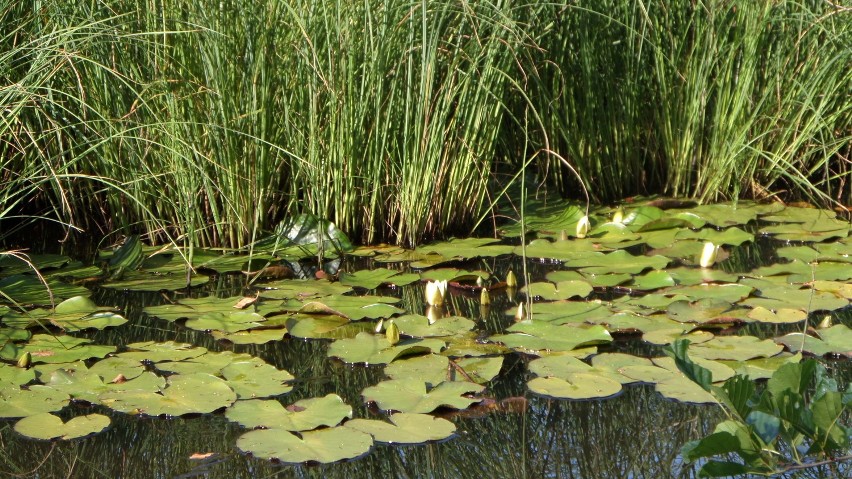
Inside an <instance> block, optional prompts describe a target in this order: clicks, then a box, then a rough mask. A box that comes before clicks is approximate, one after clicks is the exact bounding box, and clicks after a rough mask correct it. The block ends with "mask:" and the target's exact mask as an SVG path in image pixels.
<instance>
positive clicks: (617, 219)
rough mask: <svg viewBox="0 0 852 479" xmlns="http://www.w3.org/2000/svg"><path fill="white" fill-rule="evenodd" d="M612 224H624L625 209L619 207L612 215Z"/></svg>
mask: <svg viewBox="0 0 852 479" xmlns="http://www.w3.org/2000/svg"><path fill="white" fill-rule="evenodd" d="M612 222H613V223H622V222H624V208H622V207H620V206H619V207H618V209H617V210H615V213H613V215H612Z"/></svg>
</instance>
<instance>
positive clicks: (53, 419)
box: [15, 413, 110, 440]
mask: <svg viewBox="0 0 852 479" xmlns="http://www.w3.org/2000/svg"><path fill="white" fill-rule="evenodd" d="M109 424H110V421H109V417H107V416H104V415H103V414H89V415H87V416H77V417H74V418H71V419H69V420H68V422H66V423H63V422H62V419H60V418H58V417H57V416H54V415H53V414H50V413H42V414H36V415H33V416H27V417H25V418H23V419H21V420H20V421H18V422H17V423H15V431H16V432H17V433H18V434H22V435H24V436H27V437H31V438H33V439H44V440H47V439H62V440H68V439H77V438H80V437H86V436H90V435H92V434H97V433H99V432H101V431H103V430H104V429H106V428H107V427H109Z"/></svg>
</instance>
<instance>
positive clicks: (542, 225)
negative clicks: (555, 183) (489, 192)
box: [501, 200, 586, 237]
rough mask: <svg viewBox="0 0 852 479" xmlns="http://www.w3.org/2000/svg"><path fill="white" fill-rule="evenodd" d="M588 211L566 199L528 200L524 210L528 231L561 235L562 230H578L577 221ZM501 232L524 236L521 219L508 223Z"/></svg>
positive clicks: (544, 234)
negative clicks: (554, 200)
mask: <svg viewBox="0 0 852 479" xmlns="http://www.w3.org/2000/svg"><path fill="white" fill-rule="evenodd" d="M585 214H586V211H585V209H584V208H580V207H579V206H577V205H575V204H570V203H567V202H564V201H557V202H550V204H547V203H545V202H542V201H540V200H528V201H527V204H526V208H525V211H524V224H525V226H526V228H527V232H530V231H536V232H538V234H539V236H547V235H550V236H554V235H559V233H560V232H561V231H562V230H565V231H568V232H571V233H573V232H575V231H577V222H578V221H580V218H582V217H583V216H585ZM501 234H502V235H503V236H507V237H517V236H522V235H523V234H525V233H522V232H521V223H520V221H518V222H515V223H512V224H509V225H506V226H504V227H503V229H502V230H501Z"/></svg>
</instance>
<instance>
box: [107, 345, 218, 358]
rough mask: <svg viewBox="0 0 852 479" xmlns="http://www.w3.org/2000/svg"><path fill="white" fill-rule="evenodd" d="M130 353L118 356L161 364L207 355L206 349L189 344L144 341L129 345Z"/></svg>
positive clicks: (126, 352)
mask: <svg viewBox="0 0 852 479" xmlns="http://www.w3.org/2000/svg"><path fill="white" fill-rule="evenodd" d="M127 349H128V350H129V351H125V352H123V353H119V354H118V356H119V357H122V358H126V359H135V360H137V361H149V362H152V363H159V362H162V361H182V360H184V359H190V358H197V357H199V356H201V355H203V354H206V353H207V349H206V348H202V347H197V346H193V345H191V344H187V343H176V342H174V341H166V342H163V343H158V342H156V341H143V342H139V343H131V344H128V345H127Z"/></svg>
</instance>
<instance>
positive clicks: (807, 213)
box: [760, 207, 850, 242]
mask: <svg viewBox="0 0 852 479" xmlns="http://www.w3.org/2000/svg"><path fill="white" fill-rule="evenodd" d="M763 219H764V220H767V221H776V222H783V223H781V224H777V225H770V226H764V227H762V228H761V229H760V232H761V233H762V234H770V235H774V237H775V238H777V239H779V240H783V241H813V242H820V241H824V240H826V239H829V238H845V237H847V236H848V235H849V225H850V224H849V222H848V221H846V220H841V219H837V218H836V215H835V214H834V212H832V211H829V210H816V209H810V208H790V207H788V208H786V209H785V210H783V211H781V212H779V213H778V214H775V215H773V216H767V217H765V218H763Z"/></svg>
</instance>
